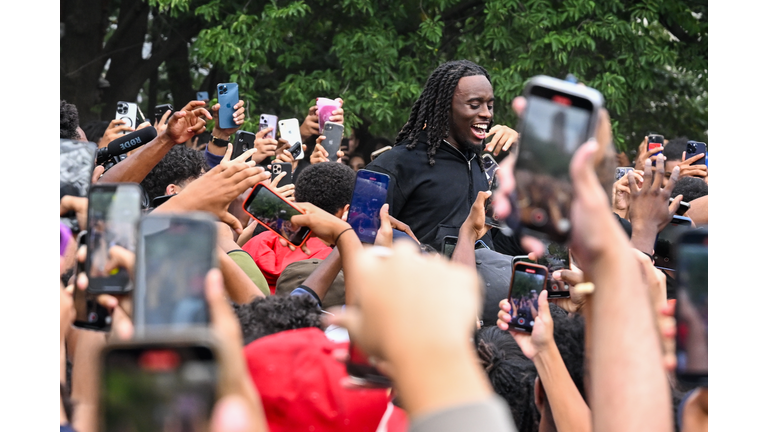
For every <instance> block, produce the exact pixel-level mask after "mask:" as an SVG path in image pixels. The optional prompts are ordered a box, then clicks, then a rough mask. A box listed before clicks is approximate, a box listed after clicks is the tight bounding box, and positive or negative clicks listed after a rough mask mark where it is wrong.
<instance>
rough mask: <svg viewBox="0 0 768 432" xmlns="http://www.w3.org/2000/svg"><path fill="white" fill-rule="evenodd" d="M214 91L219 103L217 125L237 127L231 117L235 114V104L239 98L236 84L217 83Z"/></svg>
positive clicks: (227, 127)
mask: <svg viewBox="0 0 768 432" xmlns="http://www.w3.org/2000/svg"><path fill="white" fill-rule="evenodd" d="M216 91H217V93H218V95H219V104H221V107H220V108H219V127H220V128H222V129H229V128H233V127H237V124H235V119H234V118H232V116H233V115H234V114H235V105H237V102H238V101H239V100H240V95H239V93H238V89H237V84H235V83H224V84H218V85H217V86H216Z"/></svg>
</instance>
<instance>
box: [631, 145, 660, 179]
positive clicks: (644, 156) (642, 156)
mask: <svg viewBox="0 0 768 432" xmlns="http://www.w3.org/2000/svg"><path fill="white" fill-rule="evenodd" d="M662 150H663V149H662V148H661V147H659V148H657V149H655V150H648V137H644V138H643V142H641V143H640V145H639V146H637V158H636V159H635V171H638V172H640V171H643V169H644V168H645V161H647V160H648V159H650V160H651V164H654V163H656V160H658V157H659V156H661V152H662Z"/></svg>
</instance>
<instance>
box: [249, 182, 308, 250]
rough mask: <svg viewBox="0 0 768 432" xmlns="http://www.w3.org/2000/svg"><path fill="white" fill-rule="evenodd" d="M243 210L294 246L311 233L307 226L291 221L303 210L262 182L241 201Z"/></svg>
mask: <svg viewBox="0 0 768 432" xmlns="http://www.w3.org/2000/svg"><path fill="white" fill-rule="evenodd" d="M243 210H245V212H246V213H248V214H249V215H251V217H253V218H254V219H256V222H258V223H260V224H262V225H264V227H266V228H267V229H269V230H270V231H272V232H274V233H275V234H277V235H279V236H280V237H282V238H283V239H285V240H286V241H287V242H288V243H290V244H292V245H293V246H295V247H301V246H302V245H303V244H304V243H305V242H306V241H307V239H308V238H309V235H310V234H311V231H310V230H309V228H308V227H302V226H295V225H294V224H293V223H291V218H292V217H293V216H298V215H301V214H304V212H303V211H302V210H300V209H299V208H298V207H296V206H294V205H293V204H291V203H290V202H288V201H286V200H285V199H284V198H283V197H281V196H280V195H279V194H278V193H277V192H275V191H274V190H272V188H270V187H269V186H267V185H265V184H263V183H259V184H257V185H256V186H255V187H254V188H253V191H251V194H250V195H248V198H246V199H245V202H244V203H243Z"/></svg>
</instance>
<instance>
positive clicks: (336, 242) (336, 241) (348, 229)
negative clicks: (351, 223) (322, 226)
mask: <svg viewBox="0 0 768 432" xmlns="http://www.w3.org/2000/svg"><path fill="white" fill-rule="evenodd" d="M351 229H352V227H349V228H347V229H345V230H344V231H342V232H340V233H339V235H337V236H336V240H335V241H334V242H333V244H334V245H336V244H338V243H339V239H340V238H341V235H342V234H344V233H345V232H347V231H350V230H351Z"/></svg>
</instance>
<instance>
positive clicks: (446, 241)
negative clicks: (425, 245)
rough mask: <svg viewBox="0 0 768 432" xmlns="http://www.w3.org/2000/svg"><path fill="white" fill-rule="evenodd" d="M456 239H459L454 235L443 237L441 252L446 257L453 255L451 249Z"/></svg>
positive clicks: (452, 249) (454, 247)
mask: <svg viewBox="0 0 768 432" xmlns="http://www.w3.org/2000/svg"><path fill="white" fill-rule="evenodd" d="M458 241H459V238H458V237H456V236H445V237H443V249H442V254H443V255H444V256H445V257H446V258H448V259H451V257H452V256H453V251H454V250H455V249H456V242H458Z"/></svg>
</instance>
